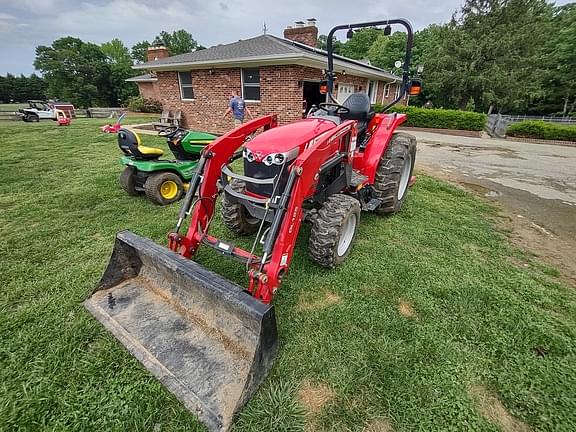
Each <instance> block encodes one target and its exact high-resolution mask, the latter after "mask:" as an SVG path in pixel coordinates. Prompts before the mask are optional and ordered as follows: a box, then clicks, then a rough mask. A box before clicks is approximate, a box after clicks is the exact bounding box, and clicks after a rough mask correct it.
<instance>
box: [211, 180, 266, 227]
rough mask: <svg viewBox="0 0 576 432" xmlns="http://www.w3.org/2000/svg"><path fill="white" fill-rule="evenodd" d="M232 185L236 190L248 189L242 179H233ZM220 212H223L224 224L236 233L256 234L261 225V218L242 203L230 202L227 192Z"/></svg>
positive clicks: (241, 191) (243, 190)
mask: <svg viewBox="0 0 576 432" xmlns="http://www.w3.org/2000/svg"><path fill="white" fill-rule="evenodd" d="M230 186H231V187H232V189H234V191H235V192H240V193H244V192H245V190H246V184H245V183H244V182H243V181H242V180H238V179H232V181H231V182H230ZM220 213H221V214H222V219H223V220H224V225H226V227H228V229H229V230H230V231H232V232H233V233H234V234H236V235H249V234H254V233H255V232H256V231H258V228H259V227H260V223H261V221H260V219H258V218H255V217H252V215H251V214H250V213H249V212H248V210H246V207H244V206H243V205H242V204H236V203H232V202H230V201H229V200H228V199H227V197H226V193H224V196H223V198H222V205H221V206H220Z"/></svg>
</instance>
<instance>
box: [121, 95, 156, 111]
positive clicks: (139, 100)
mask: <svg viewBox="0 0 576 432" xmlns="http://www.w3.org/2000/svg"><path fill="white" fill-rule="evenodd" d="M128 109H129V110H130V111H133V112H142V113H161V112H162V104H161V103H160V101H157V100H155V99H145V98H143V97H142V96H133V97H131V98H130V99H128Z"/></svg>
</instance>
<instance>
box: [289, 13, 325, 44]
mask: <svg viewBox="0 0 576 432" xmlns="http://www.w3.org/2000/svg"><path fill="white" fill-rule="evenodd" d="M284 39H289V40H292V41H295V42H300V43H302V44H304V45H308V46H311V47H313V48H315V47H316V43H317V42H318V27H316V19H314V18H309V19H307V20H306V23H304V21H296V23H295V24H294V25H293V26H287V27H286V28H285V29H284Z"/></svg>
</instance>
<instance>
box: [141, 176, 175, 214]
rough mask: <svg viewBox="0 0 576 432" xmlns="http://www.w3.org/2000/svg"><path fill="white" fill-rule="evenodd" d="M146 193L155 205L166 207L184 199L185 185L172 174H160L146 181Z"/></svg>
mask: <svg viewBox="0 0 576 432" xmlns="http://www.w3.org/2000/svg"><path fill="white" fill-rule="evenodd" d="M144 192H145V193H146V196H147V197H148V198H149V199H150V200H152V201H153V202H154V203H156V204H158V205H161V206H165V205H168V204H172V203H173V202H176V201H178V200H179V199H180V198H182V194H183V193H184V184H183V183H182V179H181V178H180V177H179V176H178V175H176V174H174V173H172V172H167V171H164V172H158V173H154V174H151V175H150V176H149V177H148V178H147V179H146V183H144Z"/></svg>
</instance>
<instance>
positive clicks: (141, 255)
mask: <svg viewBox="0 0 576 432" xmlns="http://www.w3.org/2000/svg"><path fill="white" fill-rule="evenodd" d="M84 305H85V306H86V308H87V309H88V310H89V311H90V313H91V314H92V315H94V316H95V317H96V319H98V321H100V322H101V323H102V324H103V325H104V326H105V327H106V328H107V329H108V330H109V331H110V332H111V333H112V334H113V335H114V336H116V338H118V340H119V341H120V342H121V343H122V344H123V345H124V346H125V347H126V348H128V350H129V351H130V353H132V355H134V356H135V357H136V358H137V359H138V360H140V361H141V362H142V364H143V365H144V367H146V369H148V370H149V371H150V372H152V374H153V375H155V376H156V378H158V379H159V380H160V381H161V382H162V384H164V386H165V387H166V388H168V390H170V391H171V392H172V393H173V394H174V395H175V396H176V397H177V398H178V399H179V400H180V401H181V402H182V403H183V404H184V405H185V406H186V408H188V409H189V410H190V411H192V412H193V413H195V414H196V415H197V416H198V418H199V419H200V420H201V421H202V422H203V423H204V424H205V425H206V426H207V427H208V430H209V431H227V430H228V429H229V428H230V426H231V423H232V420H233V417H234V414H235V413H236V412H237V411H238V410H239V409H240V408H241V407H242V406H243V405H244V404H245V403H246V402H247V401H248V400H249V399H250V397H251V396H252V395H253V394H254V392H255V391H256V389H257V388H258V387H259V385H260V384H261V383H262V381H263V380H264V379H265V378H266V376H267V375H268V373H269V371H270V369H271V367H272V364H273V363H274V358H275V356H276V353H277V350H278V337H277V331H276V319H275V315H274V307H273V306H271V305H266V304H263V303H261V302H259V301H258V300H256V299H255V298H253V297H252V296H250V295H249V294H247V293H246V292H244V291H243V289H242V288H241V287H240V286H238V285H236V284H233V283H231V282H230V281H228V280H226V279H224V278H222V277H221V276H218V275H217V274H215V273H213V272H211V271H209V270H207V269H205V268H204V267H202V266H201V265H199V264H197V263H195V262H194V261H191V260H188V259H186V258H184V257H182V256H180V255H178V254H176V253H173V252H171V251H170V250H168V249H166V248H164V247H162V246H159V245H157V244H155V243H154V242H153V241H151V240H149V239H146V238H143V237H140V236H138V235H136V234H133V233H131V232H129V231H124V232H121V233H119V234H118V235H117V236H116V243H115V245H114V251H113V253H112V258H111V259H110V263H109V264H108V268H107V269H106V271H105V272H104V276H102V279H101V280H100V283H99V284H98V286H97V288H96V289H95V290H94V292H93V293H92V294H91V296H90V297H89V298H88V299H87V300H86V301H85V302H84Z"/></svg>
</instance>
